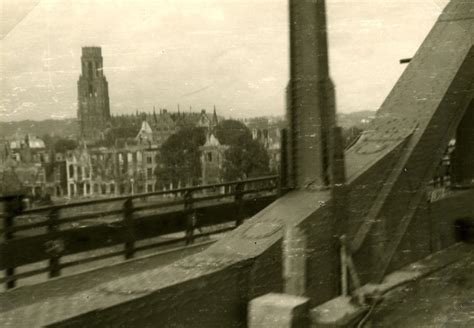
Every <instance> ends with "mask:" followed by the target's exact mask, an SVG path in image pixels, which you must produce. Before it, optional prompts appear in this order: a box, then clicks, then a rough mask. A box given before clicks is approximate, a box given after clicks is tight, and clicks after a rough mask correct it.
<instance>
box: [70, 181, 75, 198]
mask: <svg viewBox="0 0 474 328" xmlns="http://www.w3.org/2000/svg"><path fill="white" fill-rule="evenodd" d="M69 191H70V192H71V196H74V184H72V183H71V184H69Z"/></svg>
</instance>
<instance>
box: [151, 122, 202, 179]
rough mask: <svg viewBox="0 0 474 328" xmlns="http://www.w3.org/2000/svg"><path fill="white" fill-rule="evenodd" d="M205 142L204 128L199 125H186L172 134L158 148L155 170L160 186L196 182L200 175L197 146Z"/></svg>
mask: <svg viewBox="0 0 474 328" xmlns="http://www.w3.org/2000/svg"><path fill="white" fill-rule="evenodd" d="M205 142H206V135H205V130H204V129H203V128H199V127H191V126H186V127H183V128H182V129H180V130H179V131H178V132H177V133H175V134H172V135H171V136H170V137H169V138H168V139H167V140H166V141H165V142H164V143H163V145H162V146H161V149H160V165H159V166H158V168H157V170H156V174H157V178H158V181H159V183H160V185H161V186H160V187H163V185H169V184H173V186H174V187H176V186H177V185H178V184H179V183H181V184H182V185H195V184H197V183H198V182H199V178H200V177H201V160H200V150H199V147H201V146H202V145H204V143H205Z"/></svg>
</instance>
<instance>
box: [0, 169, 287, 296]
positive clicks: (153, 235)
mask: <svg viewBox="0 0 474 328" xmlns="http://www.w3.org/2000/svg"><path fill="white" fill-rule="evenodd" d="M279 192H280V190H279V179H278V177H277V176H268V177H262V178H256V179H249V180H244V181H235V182H229V183H220V184H214V185H203V186H196V187H189V188H180V189H174V190H167V191H158V192H151V193H143V194H135V195H127V196H120V197H113V198H108V199H99V200H88V201H82V202H76V203H70V204H63V205H54V206H48V207H40V208H34V209H28V210H23V209H22V196H6V197H2V198H1V200H2V201H3V203H4V211H3V213H0V218H2V221H3V228H2V229H0V234H1V236H2V237H1V240H0V270H4V273H5V274H4V277H2V278H0V283H4V284H6V288H7V289H8V288H13V287H15V285H16V281H17V280H18V279H22V278H26V277H30V276H34V275H38V274H43V273H48V276H49V277H50V278H52V277H58V276H60V275H61V270H62V269H64V268H68V267H72V266H77V265H80V264H85V263H89V262H92V261H98V260H103V259H106V258H110V257H116V256H124V258H125V259H131V258H133V257H134V256H135V253H136V252H138V251H144V250H148V249H150V248H158V247H166V246H167V247H172V246H184V245H189V244H192V243H193V242H194V241H195V240H196V239H198V238H203V237H208V236H210V235H215V234H219V233H223V232H226V231H229V230H232V229H234V228H235V227H236V226H238V225H240V224H241V223H242V222H243V220H244V219H245V218H246V217H249V216H251V215H253V214H255V213H256V212H258V211H259V210H261V209H263V208H264V207H265V206H267V205H268V204H269V203H270V202H272V201H273V200H274V199H275V198H276V197H277V195H278V193H279ZM196 230H197V231H198V233H196ZM176 234H178V236H176ZM140 243H141V244H140ZM120 245H123V248H121V247H120ZM117 246H118V247H117ZM110 247H112V248H113V249H112V251H110V249H109V250H108V251H107V252H105V253H104V252H103V250H104V249H105V248H110ZM99 250H102V252H101V251H99ZM84 254H85V256H80V255H84ZM70 257H73V258H72V259H68V258H70ZM77 257H80V258H77ZM65 259H66V261H64V260H65ZM43 261H48V264H47V265H46V266H44V265H43V266H41V267H39V266H40V265H39V264H40V263H41V262H43ZM36 263H38V267H36V266H35V265H33V266H34V268H33V269H32V268H29V269H27V270H22V271H21V272H17V271H18V270H17V269H18V268H19V267H22V266H28V267H31V265H30V264H36ZM23 268H24V267H23Z"/></svg>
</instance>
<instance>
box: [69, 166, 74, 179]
mask: <svg viewBox="0 0 474 328" xmlns="http://www.w3.org/2000/svg"><path fill="white" fill-rule="evenodd" d="M69 177H70V178H74V165H72V164H71V165H69Z"/></svg>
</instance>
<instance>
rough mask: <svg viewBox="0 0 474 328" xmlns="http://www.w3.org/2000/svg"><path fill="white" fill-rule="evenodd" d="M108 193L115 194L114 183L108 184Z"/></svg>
mask: <svg viewBox="0 0 474 328" xmlns="http://www.w3.org/2000/svg"><path fill="white" fill-rule="evenodd" d="M110 193H111V194H115V185H114V184H113V183H112V184H111V185H110Z"/></svg>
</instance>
